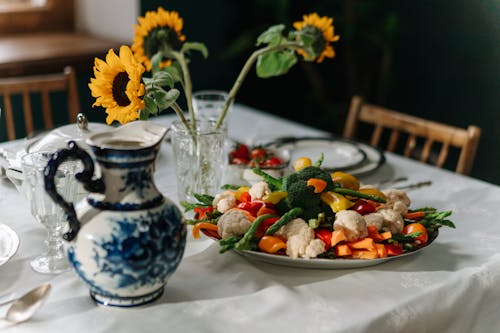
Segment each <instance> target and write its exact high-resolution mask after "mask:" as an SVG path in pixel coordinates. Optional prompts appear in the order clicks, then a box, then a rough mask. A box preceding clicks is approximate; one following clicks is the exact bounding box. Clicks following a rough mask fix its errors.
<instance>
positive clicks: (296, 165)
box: [293, 157, 312, 171]
mask: <svg viewBox="0 0 500 333" xmlns="http://www.w3.org/2000/svg"><path fill="white" fill-rule="evenodd" d="M311 165H312V161H311V159H310V158H309V157H300V158H298V159H297V160H296V161H295V162H293V169H294V170H295V171H300V170H302V169H304V168H307V167H310V166H311Z"/></svg>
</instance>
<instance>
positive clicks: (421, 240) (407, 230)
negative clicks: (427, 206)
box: [403, 223, 429, 246]
mask: <svg viewBox="0 0 500 333" xmlns="http://www.w3.org/2000/svg"><path fill="white" fill-rule="evenodd" d="M414 232H421V234H420V235H418V236H417V237H415V242H414V243H413V244H414V245H417V246H419V245H424V244H425V243H427V241H428V240H429V236H428V234H427V229H425V227H424V226H423V225H422V224H421V223H410V224H408V225H406V226H405V227H404V228H403V234H405V235H408V234H413V233H414Z"/></svg>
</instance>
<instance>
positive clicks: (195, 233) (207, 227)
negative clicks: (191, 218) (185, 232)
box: [192, 222, 218, 238]
mask: <svg viewBox="0 0 500 333" xmlns="http://www.w3.org/2000/svg"><path fill="white" fill-rule="evenodd" d="M200 229H205V230H211V231H218V228H217V225H216V224H212V223H208V222H198V223H196V224H195V225H194V226H193V231H192V233H193V238H200Z"/></svg>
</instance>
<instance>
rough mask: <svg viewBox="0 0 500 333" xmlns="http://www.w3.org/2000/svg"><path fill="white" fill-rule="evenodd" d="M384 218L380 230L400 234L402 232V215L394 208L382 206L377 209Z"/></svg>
mask: <svg viewBox="0 0 500 333" xmlns="http://www.w3.org/2000/svg"><path fill="white" fill-rule="evenodd" d="M378 213H379V214H380V215H382V217H383V218H384V222H383V224H382V230H385V231H390V232H392V233H393V234H400V233H401V232H403V228H404V222H403V216H402V215H401V214H400V213H398V212H397V211H395V210H394V209H390V208H384V209H380V210H379V211H378Z"/></svg>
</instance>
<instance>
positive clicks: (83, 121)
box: [76, 113, 89, 131]
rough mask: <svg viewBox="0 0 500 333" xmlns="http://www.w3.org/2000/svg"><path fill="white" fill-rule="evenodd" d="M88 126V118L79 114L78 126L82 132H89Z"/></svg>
mask: <svg viewBox="0 0 500 333" xmlns="http://www.w3.org/2000/svg"><path fill="white" fill-rule="evenodd" d="M88 125H89V122H88V121H87V117H86V116H85V115H84V114H83V113H79V114H78V115H77V116H76V126H78V128H79V129H80V130H82V131H88V130H89V129H88Z"/></svg>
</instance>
